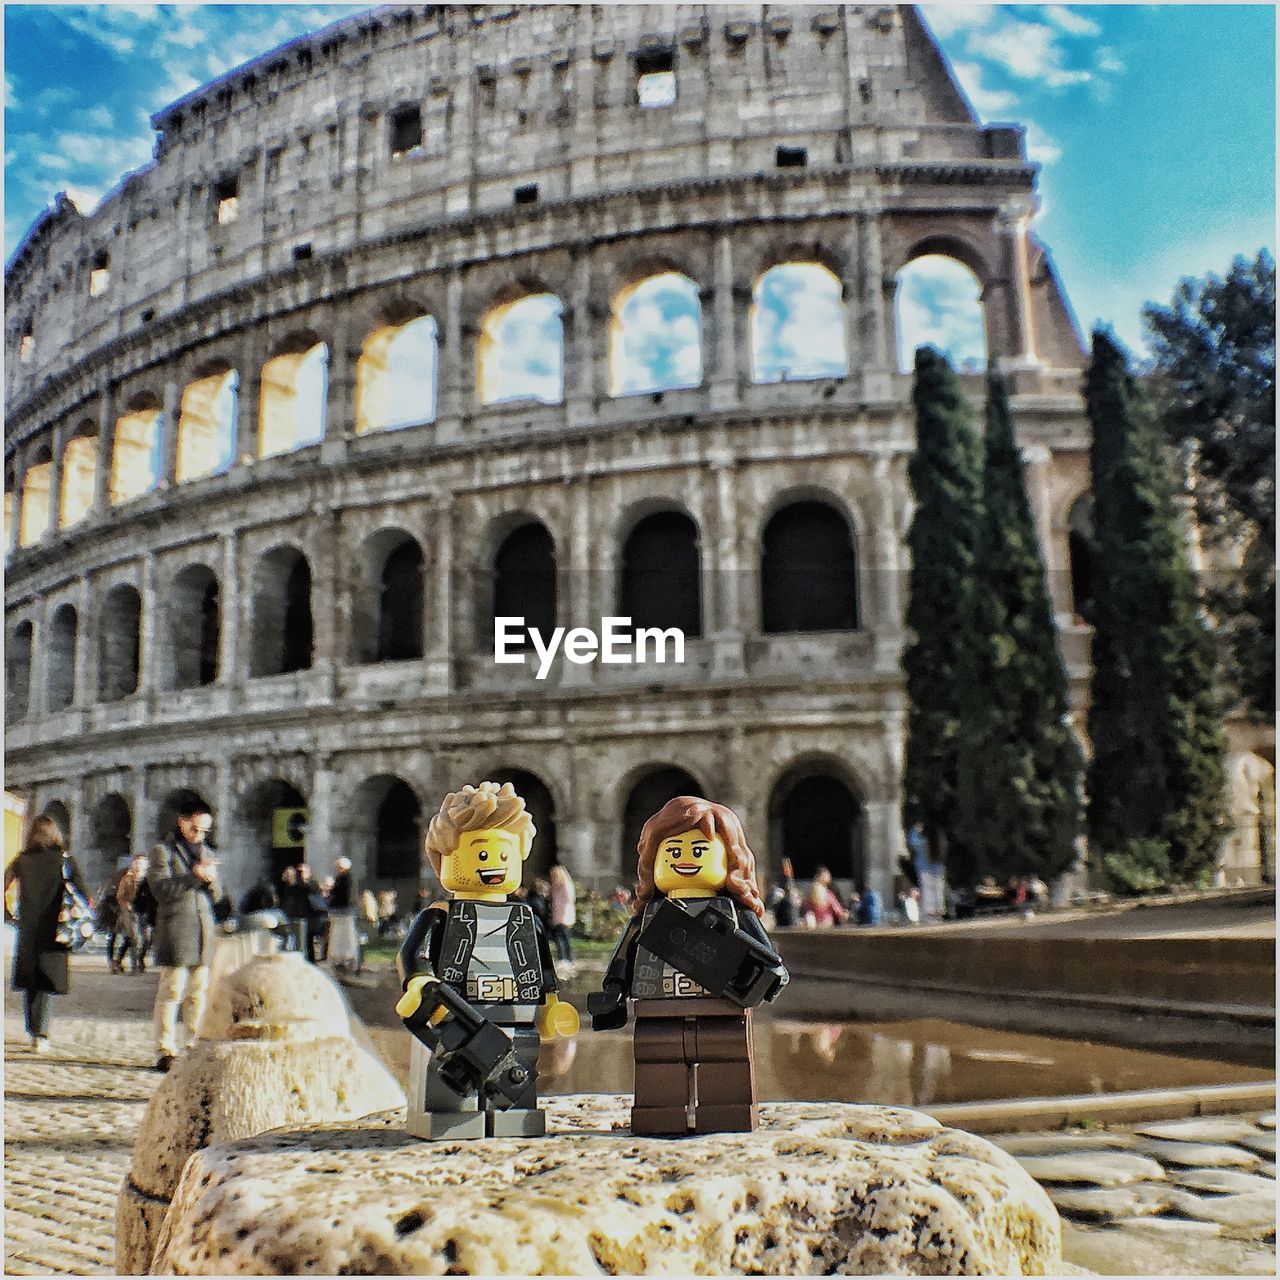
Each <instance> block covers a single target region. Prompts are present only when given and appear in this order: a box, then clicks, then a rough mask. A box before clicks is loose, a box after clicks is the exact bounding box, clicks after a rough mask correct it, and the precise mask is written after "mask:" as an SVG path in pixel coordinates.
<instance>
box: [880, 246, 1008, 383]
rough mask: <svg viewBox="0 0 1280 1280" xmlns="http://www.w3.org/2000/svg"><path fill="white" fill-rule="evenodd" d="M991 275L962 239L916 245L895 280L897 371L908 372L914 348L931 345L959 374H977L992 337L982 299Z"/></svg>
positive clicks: (912, 359)
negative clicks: (947, 359) (945, 357)
mask: <svg viewBox="0 0 1280 1280" xmlns="http://www.w3.org/2000/svg"><path fill="white" fill-rule="evenodd" d="M989 278H990V276H989V272H988V269H987V266H986V264H985V263H984V262H983V261H982V259H981V257H980V256H979V255H978V254H977V253H976V251H974V250H972V248H971V247H970V246H969V245H968V244H967V242H966V241H963V240H953V239H950V238H933V239H930V240H925V241H922V242H921V243H920V245H918V246H917V247H916V248H915V249H914V250H913V251H912V252H911V253H910V254H909V255H908V256H907V260H906V262H905V263H904V264H903V266H902V268H901V269H900V270H899V271H898V273H897V275H896V276H895V277H894V279H895V282H896V290H895V298H894V329H895V333H896V335H897V352H898V368H899V370H900V371H901V372H903V373H909V372H910V371H911V370H912V368H913V367H914V365H915V352H916V348H917V347H922V346H934V347H937V348H938V350H939V351H941V352H942V353H943V354H944V355H946V356H947V357H948V358H949V359H950V360H951V363H952V364H953V365H954V366H955V368H956V369H957V371H958V372H960V373H981V372H982V370H983V369H984V368H985V367H986V364H987V358H988V353H989V352H991V351H993V350H994V349H995V346H994V343H993V341H992V337H991V327H990V317H989V316H988V314H987V308H986V297H987V285H986V281H987V280H989Z"/></svg>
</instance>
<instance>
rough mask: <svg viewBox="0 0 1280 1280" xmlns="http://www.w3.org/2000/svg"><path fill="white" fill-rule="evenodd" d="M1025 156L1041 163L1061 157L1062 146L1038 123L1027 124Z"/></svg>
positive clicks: (1047, 163) (1054, 162)
mask: <svg viewBox="0 0 1280 1280" xmlns="http://www.w3.org/2000/svg"><path fill="white" fill-rule="evenodd" d="M1027 157H1028V159H1031V160H1035V161H1036V162H1037V163H1039V164H1042V165H1051V164H1056V163H1057V162H1058V161H1059V160H1061V159H1062V148H1061V147H1060V146H1059V145H1058V144H1057V142H1056V141H1054V139H1053V138H1051V137H1050V136H1049V135H1048V134H1047V133H1045V131H1044V130H1043V129H1042V128H1040V126H1039V125H1038V124H1035V123H1032V122H1028V124H1027Z"/></svg>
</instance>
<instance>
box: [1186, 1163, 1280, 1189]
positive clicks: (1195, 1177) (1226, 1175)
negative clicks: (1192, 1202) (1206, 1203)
mask: <svg viewBox="0 0 1280 1280" xmlns="http://www.w3.org/2000/svg"><path fill="white" fill-rule="evenodd" d="M1170 1177H1172V1178H1173V1180H1174V1181H1175V1182H1176V1183H1177V1184H1178V1185H1179V1186H1181V1187H1188V1188H1190V1189H1191V1190H1192V1191H1211V1192H1215V1193H1216V1194H1218V1195H1227V1194H1231V1195H1240V1194H1243V1193H1247V1192H1250V1191H1259V1192H1263V1193H1265V1194H1267V1195H1274V1194H1275V1189H1276V1184H1275V1180H1274V1179H1273V1178H1264V1177H1262V1176H1260V1175H1259V1174H1256V1173H1241V1172H1240V1171H1239V1170H1238V1169H1175V1170H1172V1171H1171V1173H1170Z"/></svg>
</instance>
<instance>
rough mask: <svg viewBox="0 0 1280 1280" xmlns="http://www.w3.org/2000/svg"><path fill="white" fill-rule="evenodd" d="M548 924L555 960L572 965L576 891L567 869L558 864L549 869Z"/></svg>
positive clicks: (575, 920)
mask: <svg viewBox="0 0 1280 1280" xmlns="http://www.w3.org/2000/svg"><path fill="white" fill-rule="evenodd" d="M550 923H551V929H550V934H551V945H552V946H553V947H555V949H556V959H557V960H559V961H560V962H561V963H562V964H565V965H571V964H573V943H572V942H571V941H570V937H571V933H570V931H571V930H572V929H573V926H574V925H575V924H577V923H578V891H577V890H576V889H575V888H574V886H573V877H572V876H571V875H570V874H569V869H568V868H567V867H565V866H564V865H563V864H562V863H559V862H557V863H556V864H555V866H554V867H552V868H551V915H550ZM566 972H567V971H566Z"/></svg>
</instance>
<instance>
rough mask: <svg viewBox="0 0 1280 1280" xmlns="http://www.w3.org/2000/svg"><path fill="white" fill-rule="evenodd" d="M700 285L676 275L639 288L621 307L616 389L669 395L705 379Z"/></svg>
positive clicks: (625, 391)
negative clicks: (667, 393) (657, 392)
mask: <svg viewBox="0 0 1280 1280" xmlns="http://www.w3.org/2000/svg"><path fill="white" fill-rule="evenodd" d="M701 314H702V308H701V304H700V303H699V301H698V287H697V285H695V284H694V283H693V281H692V280H688V279H686V278H685V277H683V276H679V275H676V274H675V273H672V272H666V273H663V274H662V275H658V276H654V277H652V278H651V279H649V280H647V281H645V282H644V283H642V284H641V285H639V286H638V287H637V288H636V289H635V291H634V292H633V293H632V294H631V296H630V297H629V298H628V299H627V301H626V303H625V304H624V305H623V307H622V309H621V311H620V313H619V315H618V322H619V324H620V326H621V328H620V332H619V337H620V343H619V345H620V350H619V351H618V352H617V355H618V357H619V358H620V359H621V362H622V367H621V369H620V370H618V371H617V372H618V373H619V374H620V376H619V378H618V390H619V391H620V392H622V393H623V394H626V393H631V392H639V391H668V390H674V389H676V388H679V387H695V386H697V385H698V383H699V382H701V381H702V345H701V344H702V326H701Z"/></svg>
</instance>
